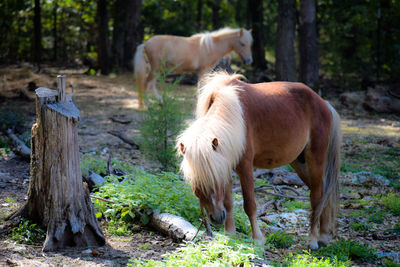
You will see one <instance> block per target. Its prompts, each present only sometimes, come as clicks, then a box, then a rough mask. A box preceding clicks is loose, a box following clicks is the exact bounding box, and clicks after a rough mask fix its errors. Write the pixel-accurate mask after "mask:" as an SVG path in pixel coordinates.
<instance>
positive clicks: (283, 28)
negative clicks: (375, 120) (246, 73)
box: [0, 0, 400, 90]
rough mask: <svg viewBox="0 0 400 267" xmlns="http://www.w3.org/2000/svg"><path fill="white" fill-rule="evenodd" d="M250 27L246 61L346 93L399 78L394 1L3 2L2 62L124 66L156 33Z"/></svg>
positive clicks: (105, 70) (399, 7) (104, 69)
mask: <svg viewBox="0 0 400 267" xmlns="http://www.w3.org/2000/svg"><path fill="white" fill-rule="evenodd" d="M221 27H233V28H236V27H245V28H248V29H250V28H251V29H253V37H254V44H253V58H254V63H253V65H252V68H253V69H255V70H257V71H261V72H268V73H272V77H271V79H277V80H300V81H303V82H306V83H307V84H309V85H311V86H314V87H318V85H319V83H320V80H328V81H330V83H331V84H332V85H336V86H340V87H342V88H343V87H345V88H348V89H350V90H356V89H360V88H363V87H364V86H365V85H366V84H369V83H374V82H398V81H399V80H400V1H398V0H352V1H349V0H315V1H314V0H298V1H296V0H265V1H260V0H247V1H245V0H214V1H211V0H180V1H174V0H143V1H140V0H115V1H109V0H74V1H73V0H65V1H61V0H53V1H51V0H2V1H0V36H1V39H0V64H1V65H7V64H14V63H20V62H26V61H28V62H32V63H35V64H36V66H38V67H40V65H41V64H51V65H57V66H64V67H75V66H79V65H86V66H88V67H89V69H92V70H94V71H99V72H101V73H102V74H109V73H111V72H120V71H126V70H128V71H132V58H133V55H134V52H135V49H136V46H137V45H138V44H140V43H141V42H143V40H146V39H148V38H149V37H151V36H152V35H155V34H173V35H182V36H189V35H192V34H194V33H196V32H204V31H212V30H215V29H219V28H221Z"/></svg>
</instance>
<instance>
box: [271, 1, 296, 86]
mask: <svg viewBox="0 0 400 267" xmlns="http://www.w3.org/2000/svg"><path fill="white" fill-rule="evenodd" d="M295 29H296V0H279V1H278V31H277V42H276V63H275V72H276V79H277V80H278V81H290V82H295V81H296V80H297V77H296V76H297V75H296V60H295V57H294V40H295Z"/></svg>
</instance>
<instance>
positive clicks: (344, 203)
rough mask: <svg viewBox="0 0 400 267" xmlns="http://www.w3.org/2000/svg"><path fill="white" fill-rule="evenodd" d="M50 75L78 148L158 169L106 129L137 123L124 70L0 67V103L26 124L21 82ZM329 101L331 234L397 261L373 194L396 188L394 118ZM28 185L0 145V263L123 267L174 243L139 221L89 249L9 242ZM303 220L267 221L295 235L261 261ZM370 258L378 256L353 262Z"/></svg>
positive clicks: (387, 220) (397, 120) (396, 240)
mask: <svg viewBox="0 0 400 267" xmlns="http://www.w3.org/2000/svg"><path fill="white" fill-rule="evenodd" d="M57 74H65V75H66V76H67V88H68V92H69V93H71V90H72V89H71V88H73V89H74V95H75V98H76V101H77V106H78V109H79V110H80V112H81V116H80V117H81V121H80V123H79V129H78V135H79V148H80V151H81V152H82V154H83V153H92V152H100V153H103V154H108V153H110V152H111V153H112V156H113V158H115V159H118V160H120V161H123V162H130V163H132V164H133V165H135V166H141V167H142V168H144V169H146V170H152V169H154V168H157V167H158V165H157V164H156V163H154V162H151V161H149V160H147V159H146V158H145V157H144V156H143V155H142V154H141V152H140V150H133V149H132V148H131V146H130V145H128V144H126V143H123V142H122V141H121V140H120V139H119V138H117V137H115V136H113V135H110V134H109V133H107V132H108V131H110V130H118V131H123V132H125V133H126V134H127V135H128V136H129V137H131V138H132V139H133V140H137V139H138V138H139V136H140V132H139V130H138V126H139V125H140V122H141V119H142V111H140V110H138V105H137V104H138V101H137V93H136V91H135V90H134V83H133V77H132V74H130V73H126V74H121V75H118V76H113V75H110V76H107V77H105V76H88V75H86V74H84V73H83V71H81V70H73V69H54V68H43V69H42V70H41V71H40V72H39V73H35V72H33V71H32V68H31V67H29V66H18V67H17V66H12V67H7V68H0V101H1V102H0V103H1V108H5V109H8V110H11V111H13V112H15V113H17V114H20V115H21V116H23V118H24V121H25V123H26V127H27V129H29V128H30V127H31V125H32V124H33V123H34V121H35V101H34V92H33V91H29V90H27V89H26V88H27V87H28V83H29V82H32V81H34V82H35V85H36V87H48V88H52V89H55V88H56V85H55V82H56V76H57ZM195 90H196V89H195V87H194V86H179V88H178V92H177V93H178V95H179V96H180V98H179V99H180V100H182V101H188V105H187V108H188V109H192V108H193V107H194V103H195V95H196V91H195ZM329 100H330V101H331V102H332V103H333V106H335V108H336V109H337V110H338V112H339V113H340V115H341V117H342V128H343V134H344V137H343V157H344V161H343V164H344V167H343V168H342V171H343V172H342V175H341V178H342V183H341V211H340V216H339V220H338V233H337V237H336V238H335V240H339V239H340V238H344V239H346V240H355V241H357V242H359V243H361V244H365V245H367V246H368V247H370V248H373V249H375V250H376V251H378V252H380V253H387V255H388V257H389V258H390V257H391V258H393V259H392V260H393V261H397V262H398V260H399V248H400V236H399V235H398V234H390V233H388V232H387V231H385V230H391V229H393V228H394V227H395V226H396V225H398V224H399V223H400V221H399V216H398V215H397V216H396V215H394V214H392V213H390V212H387V211H386V210H385V209H384V208H383V206H382V205H380V204H379V201H378V200H377V199H379V196H380V195H381V194H386V193H388V192H391V191H394V192H396V191H397V192H398V191H399V189H398V188H399V186H398V185H399V184H400V167H399V166H398V165H395V164H392V165H390V164H389V165H388V162H392V163H393V162H394V163H396V162H397V163H398V162H399V158H400V144H399V143H400V139H399V138H400V117H399V115H390V114H371V113H368V112H366V111H364V110H352V109H350V108H348V107H347V108H346V107H344V106H343V105H342V104H341V103H340V102H339V100H338V97H337V95H336V96H335V94H334V93H331V94H330V99H329ZM113 116H117V117H119V118H124V119H129V120H132V122H131V123H129V124H120V123H116V122H113V121H112V120H111V119H110V117H113ZM0 137H2V138H4V136H0ZM359 171H368V172H370V173H371V174H382V175H384V176H386V177H388V178H390V179H389V180H390V182H391V185H390V186H388V185H377V184H374V181H372V182H371V181H370V183H365V184H364V185H360V184H357V183H354V182H351V181H350V180H351V179H352V175H351V174H349V173H357V172H359ZM378 183H379V182H378ZM28 184H29V162H28V161H26V160H24V159H22V158H21V157H19V156H18V155H15V154H14V153H12V152H9V153H4V152H1V151H0V266H49V265H50V266H59V265H66V266H116V265H117V266H118V265H126V264H127V263H128V261H129V259H130V258H133V257H134V258H142V259H154V260H160V259H162V257H163V254H165V253H168V252H171V251H174V250H175V249H176V248H178V247H180V246H181V244H178V243H175V242H173V241H172V239H170V238H168V237H166V236H164V235H162V234H159V233H157V232H154V230H152V229H149V228H145V227H142V228H138V229H136V230H135V231H133V233H132V235H130V236H122V237H121V236H113V235H109V234H107V233H106V240H107V245H105V246H104V247H101V248H98V249H96V250H91V249H89V250H88V249H87V248H82V249H76V248H69V249H67V250H64V251H59V252H46V253H44V252H42V251H41V246H40V245H23V244H16V243H15V242H14V241H13V240H12V238H11V237H12V235H11V231H10V229H11V228H10V223H9V222H4V221H3V220H2V219H3V218H4V217H6V216H7V214H9V213H10V212H12V211H14V210H16V209H17V208H18V207H19V206H20V205H21V204H22V203H23V202H24V200H26V198H27V189H28ZM393 185H397V186H393ZM297 190H298V191H299V192H301V193H302V194H303V195H307V192H306V190H305V188H303V187H300V188H298V189H297ZM257 196H258V199H259V203H260V204H261V205H260V206H262V204H263V203H265V202H266V201H265V194H263V193H262V192H260V193H258V195H257ZM285 202H287V201H285ZM305 205H306V204H305ZM288 206H289V205H284V203H283V204H281V208H279V207H278V208H279V210H278V211H277V210H275V209H274V208H273V207H271V208H268V209H267V214H275V213H277V214H278V213H279V214H282V212H287V213H291V212H293V209H289V208H288ZM377 207H378V209H376V208H377ZM368 208H370V211H369V212H368ZM299 212H300V213H301V211H299ZM371 214H380V215H378V217H379V216H380V217H379V218H377V219H376V220H374V219H369V217H368V216H370V215H371ZM289 217H290V216H289ZM382 218H383V220H381V219H382ZM307 220H308V219H307V214H302V215H298V217H297V219H296V220H285V221H280V222H278V223H276V222H275V227H280V228H282V230H284V231H285V232H287V233H292V234H294V235H295V236H296V239H295V243H294V244H293V245H292V246H290V247H289V248H287V249H275V248H273V249H267V250H265V253H264V257H265V259H266V260H267V261H275V262H279V261H281V259H282V255H285V254H287V253H289V252H292V253H297V252H302V251H303V250H306V249H307V239H306V236H307V232H308V223H307ZM363 226H366V227H363ZM263 230H266V229H263ZM148 245H150V246H148ZM396 257H397V258H396ZM378 264H380V262H379V261H377V262H374V263H371V262H370V263H360V264H359V265H365V266H366V265H378Z"/></svg>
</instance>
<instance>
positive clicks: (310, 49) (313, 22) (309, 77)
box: [299, 0, 319, 91]
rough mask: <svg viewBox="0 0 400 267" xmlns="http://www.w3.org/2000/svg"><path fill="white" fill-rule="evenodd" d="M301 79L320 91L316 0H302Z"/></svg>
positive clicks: (300, 37) (300, 28)
mask: <svg viewBox="0 0 400 267" xmlns="http://www.w3.org/2000/svg"><path fill="white" fill-rule="evenodd" d="M299 32H300V36H299V40H300V42H299V50H300V68H299V73H300V77H299V78H300V81H301V82H303V83H305V84H307V85H308V86H310V87H311V88H313V89H314V90H315V91H318V82H319V80H318V51H317V49H318V47H317V13H316V8H315V1H314V0H301V1H300V27H299Z"/></svg>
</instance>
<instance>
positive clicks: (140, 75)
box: [133, 44, 147, 107]
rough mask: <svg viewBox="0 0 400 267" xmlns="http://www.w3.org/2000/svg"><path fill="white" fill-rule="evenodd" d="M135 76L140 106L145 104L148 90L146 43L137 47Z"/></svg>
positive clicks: (134, 62) (134, 64) (134, 63)
mask: <svg viewBox="0 0 400 267" xmlns="http://www.w3.org/2000/svg"><path fill="white" fill-rule="evenodd" d="M133 66H134V77H135V81H136V88H137V89H138V93H139V95H138V98H139V106H141V107H142V106H143V98H144V96H145V92H146V79H147V63H146V59H145V55H144V44H141V45H139V46H138V47H137V48H136V53H135V57H134V59H133Z"/></svg>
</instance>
